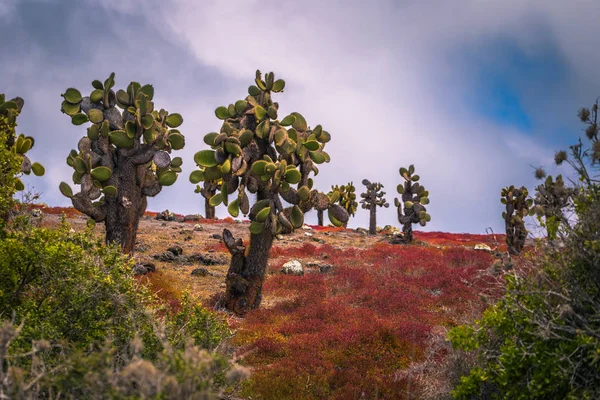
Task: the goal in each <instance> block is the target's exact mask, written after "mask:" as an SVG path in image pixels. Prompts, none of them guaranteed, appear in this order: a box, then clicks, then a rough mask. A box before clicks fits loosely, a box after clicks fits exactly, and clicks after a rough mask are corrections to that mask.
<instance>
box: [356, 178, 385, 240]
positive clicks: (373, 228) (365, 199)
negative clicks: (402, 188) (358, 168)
mask: <svg viewBox="0 0 600 400" xmlns="http://www.w3.org/2000/svg"><path fill="white" fill-rule="evenodd" d="M362 184H363V185H365V186H366V187H367V191H366V192H364V193H361V194H360V197H362V200H361V201H360V203H361V204H362V206H361V207H362V208H364V209H365V210H369V211H370V215H369V234H370V235H375V234H376V233H377V207H385V208H388V207H389V206H390V205H389V203H388V202H387V200H386V199H385V198H384V197H383V196H385V192H382V191H381V189H383V185H382V184H381V183H379V182H373V183H371V182H370V181H369V180H368V179H363V181H362Z"/></svg>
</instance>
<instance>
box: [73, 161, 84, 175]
mask: <svg viewBox="0 0 600 400" xmlns="http://www.w3.org/2000/svg"><path fill="white" fill-rule="evenodd" d="M73 167H74V168H75V171H77V172H79V173H80V174H85V173H86V172H87V165H86V164H85V161H83V159H82V158H81V157H75V158H74V159H73Z"/></svg>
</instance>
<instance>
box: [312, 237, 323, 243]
mask: <svg viewBox="0 0 600 400" xmlns="http://www.w3.org/2000/svg"><path fill="white" fill-rule="evenodd" d="M312 240H313V242H317V243H319V244H325V241H324V240H323V239H319V238H316V237H313V238H312Z"/></svg>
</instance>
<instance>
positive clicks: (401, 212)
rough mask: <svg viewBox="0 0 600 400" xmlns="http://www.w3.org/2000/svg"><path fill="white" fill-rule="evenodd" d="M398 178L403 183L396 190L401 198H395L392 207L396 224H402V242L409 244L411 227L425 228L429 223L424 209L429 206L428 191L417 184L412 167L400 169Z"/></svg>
mask: <svg viewBox="0 0 600 400" xmlns="http://www.w3.org/2000/svg"><path fill="white" fill-rule="evenodd" d="M400 176H401V177H402V178H403V179H404V183H400V184H399V185H398V186H397V187H396V190H397V191H398V194H400V195H401V196H402V197H401V199H400V200H398V199H397V198H395V199H394V205H395V206H396V208H397V209H398V222H400V223H401V224H402V233H404V242H406V243H410V242H412V240H413V231H412V225H413V224H419V225H421V226H425V225H426V224H427V223H428V222H429V221H431V216H430V215H429V214H428V213H427V208H425V206H426V205H427V204H429V191H427V190H425V187H424V186H423V185H421V184H420V183H419V182H418V181H419V179H420V177H419V175H416V174H415V167H414V165H410V166H409V167H408V168H404V167H402V168H400Z"/></svg>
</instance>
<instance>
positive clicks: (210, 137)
mask: <svg viewBox="0 0 600 400" xmlns="http://www.w3.org/2000/svg"><path fill="white" fill-rule="evenodd" d="M217 136H219V134H218V133H217V132H211V133H207V134H206V135H204V143H206V144H207V145H209V146H214V145H215V139H216V138H217Z"/></svg>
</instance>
